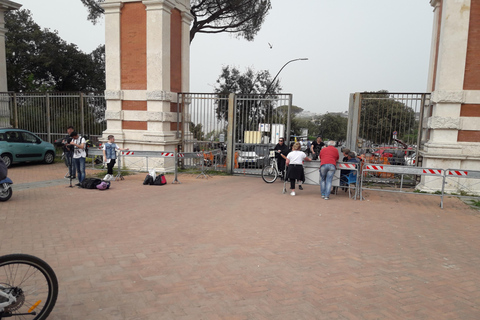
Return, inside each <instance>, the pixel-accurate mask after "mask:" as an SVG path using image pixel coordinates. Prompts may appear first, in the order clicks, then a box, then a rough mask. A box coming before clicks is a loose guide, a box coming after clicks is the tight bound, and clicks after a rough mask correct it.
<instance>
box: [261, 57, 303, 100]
mask: <svg viewBox="0 0 480 320" xmlns="http://www.w3.org/2000/svg"><path fill="white" fill-rule="evenodd" d="M298 60H308V58H298V59H293V60H290V61H288V62H287V63H285V64H284V65H283V67H282V68H281V69H280V71H278V72H277V74H276V75H275V77H274V78H273V80H272V82H270V84H269V85H268V87H267V90H265V94H264V95H265V96H266V95H267V94H268V91H269V90H270V88H271V87H272V85H273V84H274V83H275V80H277V77H278V76H279V75H280V72H282V70H283V68H285V67H286V66H287V64H289V63H290V62H293V61H298Z"/></svg>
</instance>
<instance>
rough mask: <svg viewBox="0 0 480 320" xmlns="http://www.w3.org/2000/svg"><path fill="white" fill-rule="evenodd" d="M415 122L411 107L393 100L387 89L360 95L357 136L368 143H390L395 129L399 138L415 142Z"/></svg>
mask: <svg viewBox="0 0 480 320" xmlns="http://www.w3.org/2000/svg"><path fill="white" fill-rule="evenodd" d="M416 123H417V122H416V120H415V112H414V111H413V109H412V108H411V107H409V106H407V105H405V104H404V103H402V102H400V101H397V100H395V99H394V98H393V97H391V96H390V94H389V93H388V91H384V90H383V91H378V92H369V93H365V94H363V95H362V106H361V113H360V130H359V138H362V139H364V140H366V141H367V142H369V143H376V144H391V140H392V134H393V132H394V131H397V132H398V138H399V139H400V140H404V141H405V142H406V143H407V144H412V143H416V138H415V137H416V132H415V131H416V128H417V126H416V125H415V124H416ZM410 139H412V140H410ZM413 139H415V140H413Z"/></svg>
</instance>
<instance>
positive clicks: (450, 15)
mask: <svg viewBox="0 0 480 320" xmlns="http://www.w3.org/2000/svg"><path fill="white" fill-rule="evenodd" d="M430 3H431V5H432V6H433V7H434V8H435V9H434V13H435V19H434V26H433V29H434V31H433V36H432V53H431V61H430V71H429V81H428V86H429V89H432V88H434V91H433V92H432V99H431V100H432V103H433V107H432V115H431V117H428V115H426V116H427V117H428V118H426V126H427V128H428V129H429V131H430V138H429V140H428V142H427V143H426V144H425V153H424V154H423V157H424V158H423V166H424V167H427V168H441V169H448V168H462V163H463V161H464V160H465V159H466V158H467V156H468V153H469V152H470V151H469V150H468V149H467V148H465V143H459V142H458V141H457V139H458V131H459V130H460V129H461V128H462V124H461V122H462V121H461V118H460V111H461V107H462V104H463V103H465V102H466V100H465V98H466V92H465V91H464V90H463V86H464V77H465V66H466V58H467V48H468V35H469V34H468V32H469V24H470V3H471V0H431V1H430ZM441 187H442V186H441V181H440V179H435V178H431V177H424V178H423V179H422V184H421V185H420V188H421V189H424V190H426V191H431V190H440V189H441Z"/></svg>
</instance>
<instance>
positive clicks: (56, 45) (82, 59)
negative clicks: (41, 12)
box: [5, 10, 105, 92]
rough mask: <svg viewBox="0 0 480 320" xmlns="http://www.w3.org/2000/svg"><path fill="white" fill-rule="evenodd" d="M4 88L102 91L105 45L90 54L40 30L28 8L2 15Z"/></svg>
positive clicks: (16, 90)
mask: <svg viewBox="0 0 480 320" xmlns="http://www.w3.org/2000/svg"><path fill="white" fill-rule="evenodd" d="M5 27H6V28H7V30H8V31H7V32H6V35H5V50H6V60H7V77H8V78H7V82H8V89H9V90H10V91H15V92H46V91H103V90H105V48H104V46H100V47H98V48H97V49H96V50H94V51H93V52H92V53H91V54H86V53H83V52H82V51H80V50H79V49H78V48H77V46H76V45H74V44H68V43H67V42H65V41H64V40H62V39H61V38H60V37H59V36H58V34H57V32H52V31H50V30H49V29H43V30H42V29H41V28H40V26H39V25H38V24H36V23H35V22H34V21H33V19H32V17H31V13H30V11H29V10H16V11H9V12H8V13H6V14H5Z"/></svg>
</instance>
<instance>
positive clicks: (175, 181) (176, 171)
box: [172, 109, 180, 183]
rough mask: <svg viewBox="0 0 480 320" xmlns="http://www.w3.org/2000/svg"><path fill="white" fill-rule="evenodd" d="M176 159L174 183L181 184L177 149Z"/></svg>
mask: <svg viewBox="0 0 480 320" xmlns="http://www.w3.org/2000/svg"><path fill="white" fill-rule="evenodd" d="M177 110H178V109H177ZM177 128H178V127H177ZM174 158H175V173H174V178H173V181H172V183H180V181H178V160H179V158H178V152H177V148H175V153H174Z"/></svg>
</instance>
